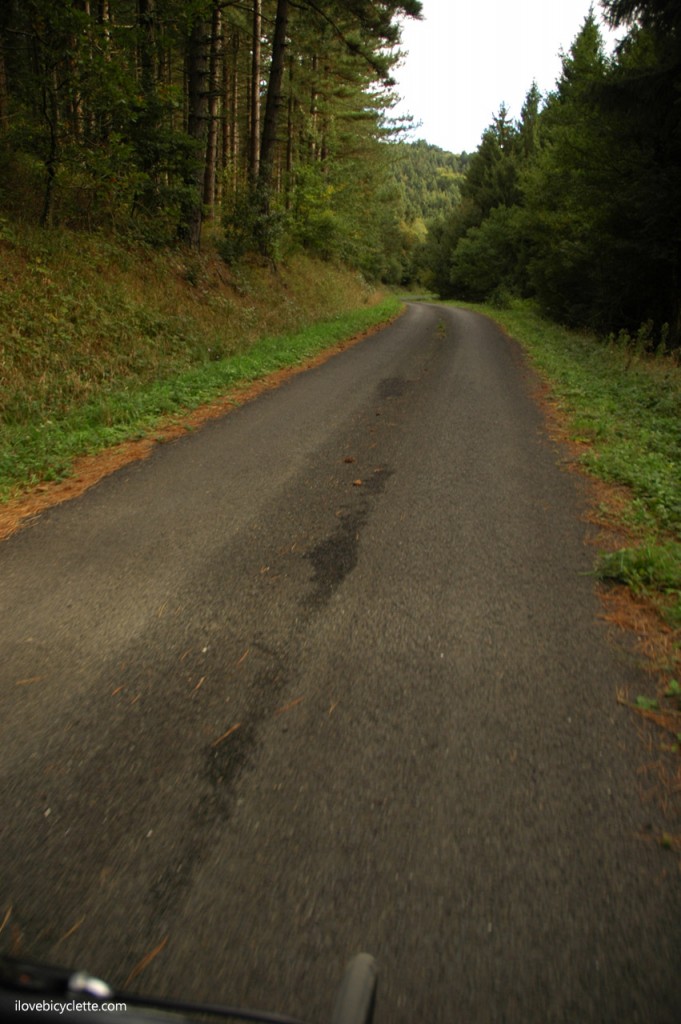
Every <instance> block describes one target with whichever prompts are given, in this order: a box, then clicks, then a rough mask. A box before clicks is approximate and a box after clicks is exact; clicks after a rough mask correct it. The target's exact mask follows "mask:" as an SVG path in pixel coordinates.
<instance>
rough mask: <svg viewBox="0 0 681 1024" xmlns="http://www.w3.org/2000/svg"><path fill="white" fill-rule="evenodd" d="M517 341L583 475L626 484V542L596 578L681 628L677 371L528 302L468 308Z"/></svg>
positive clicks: (663, 359) (603, 561) (680, 379)
mask: <svg viewBox="0 0 681 1024" xmlns="http://www.w3.org/2000/svg"><path fill="white" fill-rule="evenodd" d="M471 308H475V309H477V310H479V311H480V312H482V313H484V314H485V315H487V316H489V317H491V318H492V319H493V320H496V321H497V323H499V324H500V325H501V326H502V327H503V328H504V330H505V331H506V332H507V333H508V334H510V335H512V336H513V337H514V338H516V339H517V340H518V341H519V342H520V344H521V345H522V346H523V348H524V349H525V351H526V352H527V353H528V354H529V356H530V359H531V361H532V363H533V364H534V365H535V367H536V368H537V369H538V370H539V372H540V373H541V374H542V375H543V376H544V377H545V378H546V379H547V380H548V382H549V383H550V387H551V391H552V395H553V398H554V400H556V401H557V403H558V406H559V409H560V411H561V412H562V413H563V414H564V415H565V416H566V417H567V422H568V424H569V429H570V432H571V436H572V438H573V439H574V440H578V441H582V442H586V444H587V447H586V450H585V452H584V454H583V456H582V457H581V462H582V465H583V467H584V469H586V470H587V471H588V472H589V473H592V474H593V475H594V476H597V477H600V478H601V479H602V480H605V481H607V482H609V483H614V484H621V485H625V486H626V487H627V488H628V489H629V493H630V494H631V501H630V503H629V506H628V509H627V510H626V512H625V513H624V523H623V525H625V526H626V528H627V529H628V531H629V532H630V534H631V536H632V541H633V543H632V544H631V546H629V547H626V548H622V549H621V550H620V551H617V552H615V553H604V554H602V555H601V556H600V557H599V559H598V563H597V567H596V572H597V573H598V574H599V575H600V577H601V578H603V579H616V580H619V581H621V582H624V583H626V584H628V585H629V586H630V587H631V588H632V589H633V590H634V591H636V592H637V593H645V594H648V595H649V596H651V597H653V598H654V599H657V600H658V602H659V606H660V608H661V610H662V612H663V614H664V615H665V617H666V618H667V619H668V621H669V622H670V623H671V624H672V625H674V626H681V367H680V366H679V362H678V360H677V359H675V358H673V357H672V356H669V355H660V356H651V355H646V354H645V353H644V352H643V351H642V350H641V348H640V346H639V347H636V346H635V344H634V345H633V346H632V345H627V344H625V343H623V342H624V341H626V340H627V339H622V338H619V339H617V340H613V339H611V340H609V341H599V340H598V339H597V338H596V337H594V336H593V335H590V334H587V333H583V332H577V331H571V330H568V329H566V328H564V327H561V326H559V325H557V324H553V323H551V322H549V321H547V320H545V319H543V318H542V317H541V316H540V315H539V314H538V313H537V312H536V310H535V309H534V308H533V307H532V305H531V304H530V303H527V302H520V301H512V302H511V303H510V304H509V307H508V308H507V309H503V310H499V309H495V308H493V307H490V306H480V305H478V306H474V307H471Z"/></svg>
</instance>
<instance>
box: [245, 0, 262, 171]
mask: <svg viewBox="0 0 681 1024" xmlns="http://www.w3.org/2000/svg"><path fill="white" fill-rule="evenodd" d="M261 34H262V0H253V33H252V51H251V52H252V58H251V109H250V136H249V140H248V174H249V178H250V180H251V182H253V183H255V182H256V181H257V179H258V173H259V171H260V74H261V69H260V64H261V55H260V37H261Z"/></svg>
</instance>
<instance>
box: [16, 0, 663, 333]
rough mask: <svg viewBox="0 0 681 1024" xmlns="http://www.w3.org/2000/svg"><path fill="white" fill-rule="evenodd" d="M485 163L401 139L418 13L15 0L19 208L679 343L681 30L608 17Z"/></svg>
mask: <svg viewBox="0 0 681 1024" xmlns="http://www.w3.org/2000/svg"><path fill="white" fill-rule="evenodd" d="M600 6H601V10H602V13H603V15H604V16H605V18H606V20H607V21H608V22H609V23H610V24H611V25H612V26H614V27H618V26H619V27H620V28H622V29H623V30H625V34H624V35H623V38H622V40H621V42H620V43H619V45H618V47H617V48H616V50H615V52H614V54H613V55H608V54H607V53H606V51H605V48H604V43H603V38H602V34H601V31H600V29H599V24H598V20H597V18H596V15H595V13H594V11H593V9H592V10H591V12H590V13H589V14H588V16H587V18H586V20H585V22H584V24H583V26H582V28H581V30H580V32H579V34H578V35H577V37H576V38H575V40H574V41H573V43H572V45H571V46H570V48H569V50H568V51H566V52H565V53H564V54H563V59H562V71H561V74H560V77H559V79H558V81H557V82H556V85H555V88H554V89H553V90H552V91H551V92H549V93H548V94H547V95H542V94H541V93H540V92H539V90H538V88H537V86H536V85H535V84H532V85H531V86H530V88H529V91H528V93H527V97H526V100H525V103H524V106H523V108H522V111H521V114H520V116H519V118H518V119H517V120H513V119H512V118H511V117H510V115H509V112H508V110H507V109H506V108H505V106H504V105H502V106H501V107H500V109H499V111H498V113H497V114H496V116H495V117H494V119H493V121H492V123H491V124H490V126H489V127H488V128H487V129H486V131H485V132H484V133H483V135H482V139H481V142H480V145H479V147H478V149H477V151H476V152H475V153H474V154H458V155H455V154H451V153H445V152H443V151H442V150H440V149H438V148H437V147H435V146H431V145H429V144H428V143H426V142H423V141H419V142H416V143H410V142H406V141H404V140H405V134H404V129H405V128H409V124H406V125H405V124H403V123H399V122H397V121H395V120H394V119H391V117H390V111H391V107H392V105H393V104H394V101H395V99H396V97H395V94H394V81H393V78H392V72H393V69H394V67H395V65H396V63H397V62H398V61H399V60H400V59H402V57H403V56H404V55H403V54H401V52H400V49H399V44H400V20H401V19H403V18H405V17H415V18H418V17H420V16H421V4H420V3H419V2H418V0H404V2H395V0H345V2H343V0H295V2H294V0H244V2H241V0H7V2H6V3H4V4H3V6H2V9H1V10H0V211H1V212H2V215H3V216H4V217H6V218H15V219H16V218H19V219H22V220H24V221H29V222H34V223H36V224H40V225H43V226H44V227H51V226H52V227H58V228H65V229H75V230H79V231H86V232H112V233H115V234H117V235H118V236H119V237H120V236H123V237H129V238H131V239H141V240H142V241H143V242H144V243H145V244H149V245H151V246H154V247H157V248H158V247H161V248H162V247H167V246H172V245H177V244H178V243H179V244H181V245H184V246H185V247H188V248H190V249H192V248H193V249H196V250H198V249H199V247H200V246H201V244H202V243H203V245H204V246H205V245H206V244H207V243H208V242H210V244H211V245H214V246H215V247H216V248H217V251H218V252H219V253H220V255H221V257H222V258H223V260H225V261H226V262H227V263H228V264H231V265H235V264H238V263H239V262H240V261H241V260H243V259H244V258H247V257H248V258H250V257H251V256H252V255H253V254H255V255H257V256H259V257H260V258H261V259H264V260H266V261H270V262H271V264H272V265H273V266H274V265H276V264H277V263H279V262H280V261H282V260H283V261H286V259H288V258H289V256H290V255H291V254H292V253H294V252H300V251H303V252H308V253H310V254H312V255H313V256H315V257H318V258H322V259H325V260H329V261H333V262H336V263H338V264H344V265H345V266H347V267H351V268H354V269H355V270H357V271H359V272H361V273H362V274H363V275H364V277H365V278H366V279H367V280H371V281H382V282H384V283H387V284H389V285H397V286H403V287H404V286H412V287H419V288H423V287H426V288H428V289H430V290H431V291H433V292H435V293H436V294H438V295H439V296H441V297H443V298H454V299H461V300H470V301H481V300H490V301H492V302H494V303H496V304H501V305H503V304H504V303H505V302H507V301H508V300H509V299H510V298H512V297H514V296H517V297H521V298H531V299H533V300H534V301H536V302H537V303H538V305H539V307H540V308H541V310H542V312H543V313H544V314H545V315H547V316H549V317H550V318H552V319H554V320H556V321H558V322H561V323H565V324H567V325H571V326H586V327H588V328H590V329H592V330H594V331H596V332H597V333H599V334H601V335H608V334H609V333H612V332H614V333H618V332H619V333H623V334H624V333H627V332H628V333H629V335H630V336H632V337H635V338H638V339H639V340H641V339H642V340H643V341H644V342H645V344H646V345H648V346H666V347H668V348H678V346H679V344H681V282H680V280H679V275H680V246H681V188H680V187H679V186H680V182H681V104H680V103H679V89H680V88H681V10H680V9H679V7H678V4H677V3H675V2H672V0H602V3H601V5H600Z"/></svg>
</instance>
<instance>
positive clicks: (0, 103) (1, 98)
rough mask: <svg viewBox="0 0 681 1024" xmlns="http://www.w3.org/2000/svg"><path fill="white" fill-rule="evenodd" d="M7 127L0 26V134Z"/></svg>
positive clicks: (7, 90) (3, 45)
mask: <svg viewBox="0 0 681 1024" xmlns="http://www.w3.org/2000/svg"><path fill="white" fill-rule="evenodd" d="M8 126H9V88H8V84H7V65H6V63H5V34H4V32H3V30H2V26H1V25H0V132H4V131H6V130H7V128H8Z"/></svg>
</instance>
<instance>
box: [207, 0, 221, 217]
mask: <svg viewBox="0 0 681 1024" xmlns="http://www.w3.org/2000/svg"><path fill="white" fill-rule="evenodd" d="M223 56H224V45H223V39H222V10H221V8H220V3H219V0H213V17H212V24H211V36H210V69H209V75H208V78H209V90H210V92H209V96H208V131H207V136H208V138H207V143H206V171H205V174H204V178H203V202H204V205H205V206H206V216H207V217H209V218H210V219H211V220H212V219H213V216H214V214H215V181H216V178H217V163H218V141H219V139H218V110H219V107H220V89H219V82H220V77H221V76H220V61H221V60H222V59H223Z"/></svg>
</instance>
